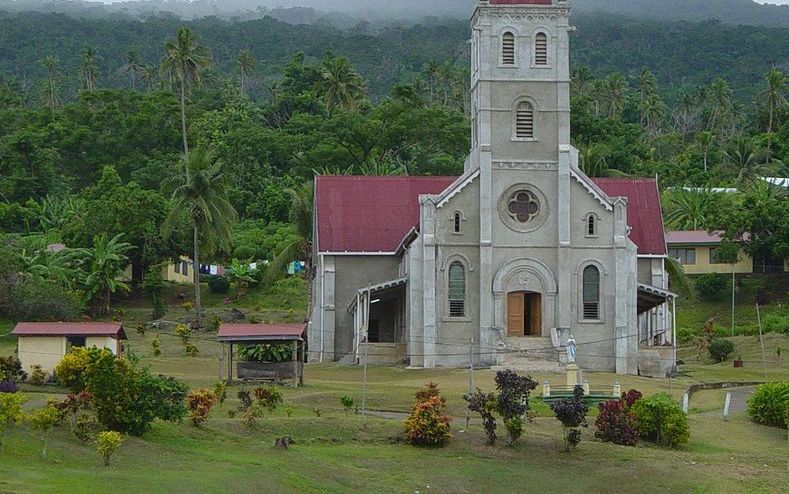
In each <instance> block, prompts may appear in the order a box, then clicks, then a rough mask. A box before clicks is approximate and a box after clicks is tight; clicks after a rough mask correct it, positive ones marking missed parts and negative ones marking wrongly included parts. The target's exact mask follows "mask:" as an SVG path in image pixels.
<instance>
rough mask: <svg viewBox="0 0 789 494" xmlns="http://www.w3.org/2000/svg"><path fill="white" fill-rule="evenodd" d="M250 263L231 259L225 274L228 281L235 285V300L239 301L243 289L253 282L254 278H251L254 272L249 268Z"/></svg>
mask: <svg viewBox="0 0 789 494" xmlns="http://www.w3.org/2000/svg"><path fill="white" fill-rule="evenodd" d="M250 262H251V261H250ZM250 262H241V261H239V260H238V259H233V260H232V261H231V262H230V266H229V267H228V269H227V272H226V273H225V276H226V277H227V279H228V281H229V282H230V283H235V284H236V300H241V296H242V295H243V294H244V288H246V287H247V286H249V284H250V283H254V282H255V278H254V277H253V276H252V275H254V274H255V270H254V269H252V267H251V266H250Z"/></svg>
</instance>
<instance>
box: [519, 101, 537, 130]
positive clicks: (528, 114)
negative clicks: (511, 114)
mask: <svg viewBox="0 0 789 494" xmlns="http://www.w3.org/2000/svg"><path fill="white" fill-rule="evenodd" d="M515 137H517V138H519V139H533V138H534V107H533V106H532V104H531V103H529V102H528V101H521V102H520V103H518V108H517V109H516V110H515Z"/></svg>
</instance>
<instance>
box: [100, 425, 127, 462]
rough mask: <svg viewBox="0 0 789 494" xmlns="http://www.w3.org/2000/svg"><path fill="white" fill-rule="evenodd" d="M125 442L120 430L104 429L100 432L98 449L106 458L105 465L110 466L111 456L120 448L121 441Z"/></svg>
mask: <svg viewBox="0 0 789 494" xmlns="http://www.w3.org/2000/svg"><path fill="white" fill-rule="evenodd" d="M122 442H123V438H122V437H121V435H120V434H119V433H118V432H115V431H104V432H99V435H98V437H97V438H96V450H97V451H98V452H99V454H100V455H101V456H102V458H103V459H104V466H105V467H108V466H110V458H111V457H112V455H113V454H114V453H115V451H117V450H118V448H120V446H121V443H122Z"/></svg>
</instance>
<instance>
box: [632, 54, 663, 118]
mask: <svg viewBox="0 0 789 494" xmlns="http://www.w3.org/2000/svg"><path fill="white" fill-rule="evenodd" d="M633 79H634V80H635V82H636V88H638V106H639V109H640V110H641V125H642V126H645V127H646V126H647V109H648V108H649V105H647V100H648V99H650V98H655V99H658V98H657V97H656V94H655V93H656V92H657V78H655V74H653V73H652V72H650V70H649V69H647V68H643V69H641V71H640V72H639V73H638V74H636V75H635V76H633ZM658 100H659V99H658Z"/></svg>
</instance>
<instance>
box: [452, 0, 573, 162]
mask: <svg viewBox="0 0 789 494" xmlns="http://www.w3.org/2000/svg"><path fill="white" fill-rule="evenodd" d="M569 16H570V1H569V0H479V2H478V4H477V6H476V9H475V11H474V14H473V16H472V18H471V32H472V41H471V111H472V136H471V141H472V150H471V159H470V160H469V163H468V164H467V167H472V168H474V167H478V166H480V161H481V160H482V161H484V160H486V158H487V159H492V160H522V159H530V160H535V161H552V162H557V161H558V160H559V156H558V153H559V149H560V148H561V147H562V146H569V144H570V56H569V52H570V49H569V39H568V38H569V36H568V33H569V31H570V30H571V29H572V28H571V27H570V25H569ZM485 154H489V156H485Z"/></svg>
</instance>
